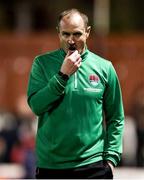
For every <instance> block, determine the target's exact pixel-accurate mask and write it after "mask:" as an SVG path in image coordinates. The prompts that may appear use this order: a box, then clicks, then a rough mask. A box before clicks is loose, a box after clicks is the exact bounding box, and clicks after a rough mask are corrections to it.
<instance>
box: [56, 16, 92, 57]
mask: <svg viewBox="0 0 144 180" xmlns="http://www.w3.org/2000/svg"><path fill="white" fill-rule="evenodd" d="M89 33H90V27H85V24H84V21H83V19H82V17H81V16H80V15H79V14H76V13H75V14H68V15H66V16H64V17H63V18H62V20H61V21H60V25H59V39H60V46H61V48H62V49H63V50H64V51H65V52H66V53H67V52H68V51H69V47H72V48H74V49H76V50H78V52H79V53H80V54H82V53H83V52H84V50H85V45H86V40H87V38H88V36H89Z"/></svg>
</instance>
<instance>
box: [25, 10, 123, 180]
mask: <svg viewBox="0 0 144 180" xmlns="http://www.w3.org/2000/svg"><path fill="white" fill-rule="evenodd" d="M90 29H91V28H90V26H88V18H87V16H86V15H85V14H83V13H81V12H79V11H78V10H77V9H70V10H67V11H64V12H62V13H61V14H60V16H59V20H58V27H57V30H58V33H59V39H60V47H61V48H60V49H58V50H55V51H52V52H48V53H46V54H43V55H40V56H37V57H36V58H35V61H34V63H33V65H32V70H31V74H30V79H29V85H28V104H29V106H30V107H31V109H32V111H33V112H34V113H35V114H36V115H37V116H38V131H37V137H36V154H37V171H36V173H37V174H36V178H67V179H69V178H84V179H86V178H99V179H100V178H113V167H114V166H116V165H117V164H118V162H119V161H120V155H121V153H122V132H123V125H124V113H123V105H122V98H121V90H120V85H119V81H118V78H117V75H116V72H115V70H114V68H113V66H112V64H111V62H109V61H107V60H104V59H103V58H101V57H99V56H97V55H96V54H94V53H92V52H90V51H89V50H88V49H87V46H86V40H87V38H88V37H89V34H90ZM103 112H104V113H103ZM103 115H104V116H105V119H106V123H105V124H106V126H104V123H103V121H104V120H103V119H104V116H103Z"/></svg>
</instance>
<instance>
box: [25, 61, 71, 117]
mask: <svg viewBox="0 0 144 180" xmlns="http://www.w3.org/2000/svg"><path fill="white" fill-rule="evenodd" d="M66 83H67V81H64V80H63V79H61V77H60V76H59V75H58V74H55V75H54V76H53V77H52V78H51V79H49V80H48V79H47V78H46V77H45V73H44V70H43V69H42V67H41V64H40V62H39V59H38V58H36V59H35V61H34V63H33V65H32V69H31V72H30V77H29V83H28V90H27V95H28V104H29V106H30V107H31V109H32V111H33V112H34V113H35V114H36V115H40V114H42V113H44V112H46V111H50V110H51V109H52V108H53V107H54V106H55V105H56V103H57V102H59V101H60V100H61V99H62V96H64V90H65V86H66Z"/></svg>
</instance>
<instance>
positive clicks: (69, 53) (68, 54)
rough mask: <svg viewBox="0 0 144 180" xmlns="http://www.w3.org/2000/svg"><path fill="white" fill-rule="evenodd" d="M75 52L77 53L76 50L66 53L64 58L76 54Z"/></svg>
mask: <svg viewBox="0 0 144 180" xmlns="http://www.w3.org/2000/svg"><path fill="white" fill-rule="evenodd" d="M76 52H78V51H77V50H74V51H71V50H69V51H68V52H67V55H66V57H68V56H70V55H71V54H73V53H76Z"/></svg>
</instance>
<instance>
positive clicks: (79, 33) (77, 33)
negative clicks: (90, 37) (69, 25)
mask: <svg viewBox="0 0 144 180" xmlns="http://www.w3.org/2000/svg"><path fill="white" fill-rule="evenodd" d="M73 35H74V36H76V37H80V36H82V33H81V32H75V33H73Z"/></svg>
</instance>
